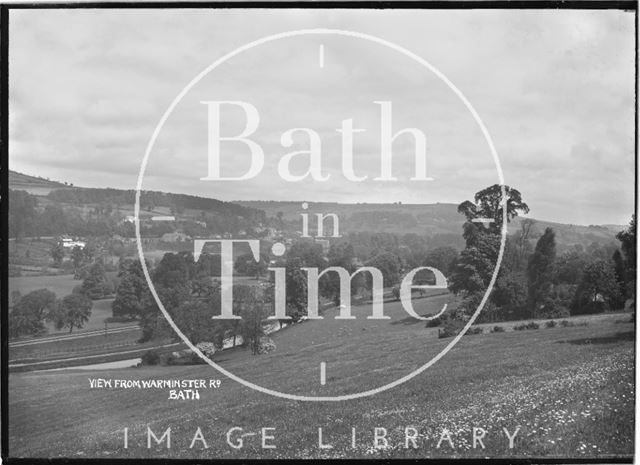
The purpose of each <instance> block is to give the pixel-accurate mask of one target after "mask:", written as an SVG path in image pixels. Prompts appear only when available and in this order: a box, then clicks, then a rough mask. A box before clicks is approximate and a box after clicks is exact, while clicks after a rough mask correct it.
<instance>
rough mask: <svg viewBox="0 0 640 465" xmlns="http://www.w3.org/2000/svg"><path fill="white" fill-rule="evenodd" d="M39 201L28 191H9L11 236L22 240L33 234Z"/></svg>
mask: <svg viewBox="0 0 640 465" xmlns="http://www.w3.org/2000/svg"><path fill="white" fill-rule="evenodd" d="M37 205H38V201H37V199H36V197H35V196H33V195H31V194H29V193H28V192H26V191H15V190H11V189H9V236H10V237H15V238H16V239H18V240H20V239H22V238H23V237H24V236H25V235H27V234H29V233H32V230H33V229H34V228H33V226H34V224H33V223H34V221H35V219H36V217H37V212H36V207H37Z"/></svg>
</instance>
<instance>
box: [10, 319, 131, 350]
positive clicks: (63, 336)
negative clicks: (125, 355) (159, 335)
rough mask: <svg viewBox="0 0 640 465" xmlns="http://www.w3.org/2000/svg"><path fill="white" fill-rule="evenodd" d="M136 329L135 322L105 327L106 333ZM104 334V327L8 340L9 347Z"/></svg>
mask: <svg viewBox="0 0 640 465" xmlns="http://www.w3.org/2000/svg"><path fill="white" fill-rule="evenodd" d="M136 330H140V326H138V325H137V324H135V325H130V326H120V327H118V328H111V329H107V330H106V334H115V333H122V332H125V331H136ZM104 334H105V330H104V329H97V330H95V331H85V332H82V333H75V334H73V333H70V334H61V335H58V336H47V337H40V338H37V339H29V340H26V341H15V342H9V347H24V346H30V345H34V344H46V343H50V342H57V341H68V340H71V339H81V338H83V337H92V336H102V335H104Z"/></svg>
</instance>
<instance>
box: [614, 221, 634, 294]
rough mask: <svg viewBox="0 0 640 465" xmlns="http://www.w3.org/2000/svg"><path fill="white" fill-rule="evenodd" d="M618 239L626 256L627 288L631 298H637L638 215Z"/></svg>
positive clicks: (621, 232) (619, 234)
mask: <svg viewBox="0 0 640 465" xmlns="http://www.w3.org/2000/svg"><path fill="white" fill-rule="evenodd" d="M616 238H617V239H618V240H619V241H620V246H621V248H622V253H623V254H624V262H625V265H626V268H627V272H626V279H625V281H626V283H627V285H626V288H627V290H628V292H629V294H630V297H632V298H635V290H636V215H635V214H634V215H632V216H631V221H630V222H629V227H628V228H627V229H625V230H623V231H620V232H619V233H618V234H616Z"/></svg>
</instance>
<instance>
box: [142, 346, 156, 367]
mask: <svg viewBox="0 0 640 465" xmlns="http://www.w3.org/2000/svg"><path fill="white" fill-rule="evenodd" d="M159 361H160V356H159V355H158V353H157V352H156V351H155V350H148V351H147V352H145V353H144V354H142V362H141V363H142V364H143V365H157V364H158V362H159Z"/></svg>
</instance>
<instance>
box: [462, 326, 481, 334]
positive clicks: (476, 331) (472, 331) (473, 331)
mask: <svg viewBox="0 0 640 465" xmlns="http://www.w3.org/2000/svg"><path fill="white" fill-rule="evenodd" d="M482 333H483V330H482V328H480V327H479V326H475V327H472V328H469V329H468V330H467V332H466V333H464V335H465V336H474V335H476V334H482Z"/></svg>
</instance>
